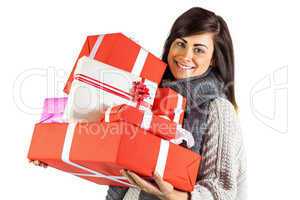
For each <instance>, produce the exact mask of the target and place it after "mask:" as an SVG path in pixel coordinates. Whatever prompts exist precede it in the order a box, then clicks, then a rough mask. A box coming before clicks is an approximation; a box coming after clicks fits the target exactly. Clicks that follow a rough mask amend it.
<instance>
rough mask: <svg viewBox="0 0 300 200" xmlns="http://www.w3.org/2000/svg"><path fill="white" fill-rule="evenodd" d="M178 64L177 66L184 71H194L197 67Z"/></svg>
mask: <svg viewBox="0 0 300 200" xmlns="http://www.w3.org/2000/svg"><path fill="white" fill-rule="evenodd" d="M176 63H177V65H178V66H179V67H180V68H182V69H192V68H194V67H195V66H186V65H183V64H180V63H178V62H176Z"/></svg>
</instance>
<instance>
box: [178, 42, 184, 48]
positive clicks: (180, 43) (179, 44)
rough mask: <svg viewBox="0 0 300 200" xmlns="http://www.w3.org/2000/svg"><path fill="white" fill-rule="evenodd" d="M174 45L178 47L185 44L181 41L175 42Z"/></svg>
mask: <svg viewBox="0 0 300 200" xmlns="http://www.w3.org/2000/svg"><path fill="white" fill-rule="evenodd" d="M176 46H178V47H185V44H184V43H183V42H179V41H178V42H176Z"/></svg>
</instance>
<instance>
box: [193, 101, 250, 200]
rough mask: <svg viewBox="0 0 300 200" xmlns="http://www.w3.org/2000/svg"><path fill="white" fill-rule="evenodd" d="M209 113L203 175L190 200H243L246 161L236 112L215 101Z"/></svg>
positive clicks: (204, 142) (226, 103)
mask: <svg viewBox="0 0 300 200" xmlns="http://www.w3.org/2000/svg"><path fill="white" fill-rule="evenodd" d="M209 111H210V114H209V116H208V129H207V132H206V133H205V134H204V138H203V139H204V141H203V150H202V156H203V160H202V170H201V172H202V173H201V176H200V178H199V180H198V181H197V184H196V185H195V187H194V190H193V191H192V192H191V197H192V200H245V199H246V193H245V191H246V190H245V186H246V185H245V181H246V173H245V172H246V160H245V153H244V146H243V142H242V136H241V131H240V127H239V122H238V120H237V116H236V113H235V110H234V108H233V106H232V104H231V103H230V102H229V101H227V100H226V99H222V98H217V99H216V100H214V101H212V102H211V104H210V106H209Z"/></svg>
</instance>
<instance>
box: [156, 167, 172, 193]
mask: <svg viewBox="0 0 300 200" xmlns="http://www.w3.org/2000/svg"><path fill="white" fill-rule="evenodd" d="M153 178H154V181H155V182H156V184H157V185H158V187H159V189H160V191H161V192H162V193H163V194H164V195H167V194H169V193H170V192H172V191H173V190H174V186H173V185H172V184H171V183H169V182H167V181H164V180H163V178H162V177H161V176H160V175H159V174H158V173H157V172H154V174H153Z"/></svg>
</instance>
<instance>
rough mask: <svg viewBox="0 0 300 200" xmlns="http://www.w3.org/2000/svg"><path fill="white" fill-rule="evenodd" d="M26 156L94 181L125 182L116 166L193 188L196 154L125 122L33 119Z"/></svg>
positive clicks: (179, 185) (197, 163)
mask: <svg viewBox="0 0 300 200" xmlns="http://www.w3.org/2000/svg"><path fill="white" fill-rule="evenodd" d="M28 158H29V159H30V160H40V161H42V162H44V163H47V164H48V165H49V166H52V167H54V168H57V169H60V170H63V171H66V172H69V173H72V174H74V175H77V176H79V177H81V178H84V179H87V180H90V181H93V182H95V183H97V184H102V185H103V184H104V185H120V186H127V185H128V183H127V182H126V179H124V177H121V176H120V169H129V170H132V171H135V172H136V173H138V174H139V175H141V176H142V177H146V178H147V177H148V178H151V177H152V174H153V172H154V171H157V172H158V173H159V174H160V175H161V176H162V177H163V179H164V180H166V181H168V182H170V183H172V184H173V185H174V187H175V188H178V189H181V190H184V191H192V190H193V186H194V184H195V181H196V176H197V173H198V169H199V165H200V159H201V156H200V155H199V154H197V153H194V152H192V151H190V150H188V149H186V148H183V147H181V146H179V145H175V144H172V143H170V142H168V141H166V140H163V139H160V138H159V137H156V136H154V135H153V134H149V133H148V132H146V131H145V130H144V129H141V128H139V127H136V126H134V125H132V124H129V123H126V122H116V123H115V122H112V123H99V122H94V123H77V124H75V123H70V124H68V123H45V124H43V123H38V124H36V125H35V129H34V133H33V137H32V141H31V145H30V149H29V153H28Z"/></svg>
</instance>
